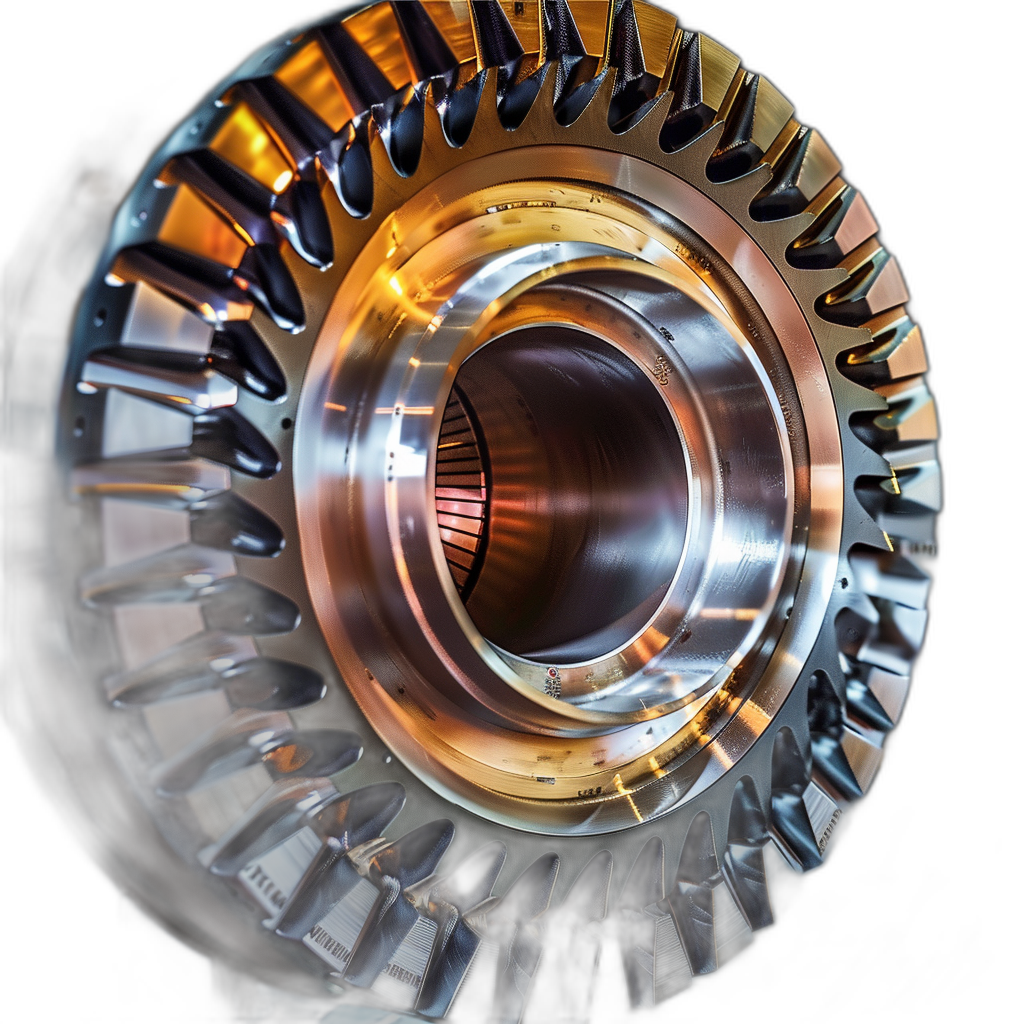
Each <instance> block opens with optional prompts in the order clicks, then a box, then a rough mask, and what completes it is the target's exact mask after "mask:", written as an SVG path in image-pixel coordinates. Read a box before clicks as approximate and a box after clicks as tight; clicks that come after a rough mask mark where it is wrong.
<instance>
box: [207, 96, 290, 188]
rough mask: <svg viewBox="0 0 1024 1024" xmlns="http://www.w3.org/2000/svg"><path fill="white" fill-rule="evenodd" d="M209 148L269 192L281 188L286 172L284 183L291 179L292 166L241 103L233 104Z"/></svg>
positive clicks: (257, 120) (259, 122) (247, 108)
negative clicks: (286, 178)
mask: <svg viewBox="0 0 1024 1024" xmlns="http://www.w3.org/2000/svg"><path fill="white" fill-rule="evenodd" d="M210 149H212V150H213V151H214V152H215V153H217V154H219V155H220V156H222V157H224V159H225V160H228V161H230V162H231V163H233V164H234V165H235V166H236V167H238V168H239V169H240V170H243V171H245V173H246V174H248V175H249V176H250V177H252V178H255V179H256V180H257V181H258V182H260V183H261V184H263V185H266V187H267V188H269V189H271V190H272V191H275V192H277V191H281V190H280V189H278V188H277V185H278V184H279V183H280V182H282V181H284V175H285V174H286V173H287V174H288V182H290V181H291V174H292V171H293V170H294V168H293V167H292V165H291V164H290V163H289V162H288V161H287V160H286V159H285V157H284V156H283V155H282V153H281V150H280V149H278V147H277V143H275V142H274V140H273V139H272V138H271V136H270V134H269V133H268V132H267V130H266V129H265V128H264V127H263V124H262V122H261V121H260V120H259V118H257V117H256V115H255V114H254V113H253V112H252V110H250V109H249V107H248V106H247V105H246V104H244V103H238V104H236V105H235V108H234V109H233V110H232V111H231V114H230V115H229V116H228V119H227V120H226V121H225V122H224V124H223V125H221V128H220V131H218V132H217V135H216V137H215V138H214V140H213V142H211V143H210ZM286 185H287V182H286Z"/></svg>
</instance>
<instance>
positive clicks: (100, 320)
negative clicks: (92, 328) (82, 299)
mask: <svg viewBox="0 0 1024 1024" xmlns="http://www.w3.org/2000/svg"><path fill="white" fill-rule="evenodd" d="M92 322H93V323H94V324H95V325H96V326H97V327H102V326H103V325H104V324H105V323H106V322H107V311H106V310H105V309H97V310H96V315H95V316H94V317H93V318H92Z"/></svg>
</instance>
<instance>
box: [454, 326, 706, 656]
mask: <svg viewBox="0 0 1024 1024" xmlns="http://www.w3.org/2000/svg"><path fill="white" fill-rule="evenodd" d="M452 396H453V398H452V399H451V400H450V401H449V415H446V417H445V425H444V427H443V428H442V432H441V435H440V439H439V444H438V458H437V474H436V487H437V490H436V496H437V510H438V525H439V527H440V528H441V531H442V538H443V540H444V541H445V544H446V553H447V554H448V560H449V565H450V567H451V568H452V574H453V579H454V580H455V582H456V584H457V586H458V587H459V591H460V595H461V597H462V600H463V602H464V604H465V606H466V609H467V611H468V612H469V615H470V617H471V618H472V620H473V622H474V624H475V625H476V627H477V629H479V631H480V633H481V634H482V635H483V637H484V638H485V639H486V640H487V641H488V642H490V643H491V644H493V645H494V646H495V647H497V648H500V649H502V650H504V651H507V652H509V653H510V654H513V655H516V656H518V657H519V658H523V659H528V660H531V661H535V662H541V663H543V664H545V665H568V664H578V663H582V662H587V661H591V660H594V659H598V658H602V657H605V656H607V655H608V654H609V653H610V652H612V651H614V650H616V649H617V648H619V647H621V646H622V645H624V644H627V643H629V642H630V641H631V640H632V639H633V638H634V637H635V636H637V635H638V634H639V633H641V632H642V631H643V630H644V629H645V627H646V626H647V624H648V623H649V622H650V621H651V620H652V619H653V618H654V616H655V614H656V613H657V611H658V609H659V607H660V606H661V604H662V602H663V601H664V599H665V596H666V595H667V593H668V591H669V588H670V586H671V583H672V580H673V578H674V576H675V574H676V571H677V568H678V566H679V562H680V559H681V558H682V555H683V548H684V541H685V537H686V518H687V467H686V458H685V455H684V452H683V448H682V444H681V439H680V434H679V429H678V427H677V426H676V423H675V421H674V420H673V417H672V415H671V412H670V410H669V407H668V406H667V405H666V403H665V401H664V400H663V399H662V396H661V394H660V393H659V389H658V386H657V385H656V384H655V383H654V382H653V381H652V380H651V376H650V372H649V371H648V370H646V369H645V368H643V367H641V366H639V365H637V363H636V362H634V361H633V360H632V359H630V358H629V357H628V356H626V355H625V354H624V353H623V352H621V351H620V350H619V349H618V348H616V347H615V346H613V345H611V344H609V343H608V342H605V341H601V340H599V339H597V338H595V337H593V336H591V335H589V334H587V333H585V332H583V331H581V330H578V329H575V328H573V327H569V326H564V325H543V326H536V327H529V328H523V329H521V330H518V331H515V332H513V333H510V334H507V335H504V336H502V337H500V338H497V339H495V340H494V341H491V342H490V343H489V344H487V345H485V346H484V347H482V348H481V349H479V350H478V351H477V352H476V353H475V354H474V355H473V356H471V357H470V358H469V359H468V360H467V361H466V362H465V363H464V364H463V365H462V367H461V368H460V369H459V372H458V375H457V377H456V379H455V386H454V388H453V391H452Z"/></svg>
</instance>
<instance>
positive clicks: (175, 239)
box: [157, 185, 246, 267]
mask: <svg viewBox="0 0 1024 1024" xmlns="http://www.w3.org/2000/svg"><path fill="white" fill-rule="evenodd" d="M157 237H158V238H159V239H160V241H161V242H166V243H167V244H168V245H173V246H175V247H177V248H178V249H185V250H187V251H188V252H193V253H195V254H196V255H197V256H205V257H207V259H211V260H216V262H218V263H223V264H225V265H226V266H229V267H237V266H238V264H239V263H241V261H242V257H243V256H244V255H245V250H246V243H245V241H244V240H243V239H242V238H240V237H239V235H238V233H237V232H236V231H235V230H234V229H233V227H231V226H230V225H228V224H227V222H225V221H224V220H223V219H222V218H221V216H220V215H219V214H218V213H216V212H215V211H214V209H213V208H212V207H211V206H209V205H207V203H205V202H204V201H203V200H202V199H200V198H199V196H198V195H196V193H195V192H193V191H192V189H191V188H189V187H188V185H179V186H178V190H177V193H176V194H175V196H174V199H173V200H172V201H171V206H170V209H168V211H167V215H166V216H165V217H164V222H163V224H162V225H161V226H160V234H159V235H158V236H157Z"/></svg>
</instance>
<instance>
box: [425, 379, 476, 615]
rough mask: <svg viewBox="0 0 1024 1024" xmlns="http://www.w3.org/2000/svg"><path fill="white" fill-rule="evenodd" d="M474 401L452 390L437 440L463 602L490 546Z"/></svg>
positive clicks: (443, 523) (442, 521) (442, 511)
mask: <svg viewBox="0 0 1024 1024" xmlns="http://www.w3.org/2000/svg"><path fill="white" fill-rule="evenodd" d="M468 408H469V406H468V403H467V402H466V401H465V400H464V398H463V396H462V395H461V394H459V391H458V389H457V388H453V389H452V393H451V396H450V397H449V399H448V404H447V405H446V406H445V410H444V419H443V420H442V421H441V433H440V436H439V438H438V442H437V473H436V476H435V478H434V505H435V508H436V510H437V525H438V529H439V530H440V531H441V544H442V546H443V547H444V555H445V559H446V560H447V562H448V569H449V571H450V572H451V574H452V579H453V580H454V581H455V586H456V588H457V589H458V591H459V595H460V596H461V597H462V599H463V601H465V600H467V599H468V597H469V595H470V592H471V591H472V589H473V584H474V583H475V582H476V579H477V576H478V575H479V573H480V566H481V564H482V562H483V556H484V549H485V548H486V546H487V512H488V501H489V499H488V488H487V468H486V459H485V452H484V451H483V449H482V444H481V440H480V437H479V431H478V430H477V429H475V428H474V425H473V420H472V417H471V416H470V414H469V412H468V411H467V410H468Z"/></svg>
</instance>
